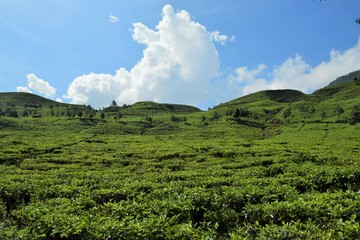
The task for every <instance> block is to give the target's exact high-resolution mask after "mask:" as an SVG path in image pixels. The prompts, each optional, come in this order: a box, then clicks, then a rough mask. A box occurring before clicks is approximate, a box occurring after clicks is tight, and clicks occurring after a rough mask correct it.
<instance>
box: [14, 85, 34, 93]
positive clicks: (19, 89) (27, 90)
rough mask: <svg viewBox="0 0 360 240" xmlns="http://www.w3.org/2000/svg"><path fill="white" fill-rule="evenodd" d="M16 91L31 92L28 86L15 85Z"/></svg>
mask: <svg viewBox="0 0 360 240" xmlns="http://www.w3.org/2000/svg"><path fill="white" fill-rule="evenodd" d="M16 91H17V92H27V93H32V92H31V90H30V89H29V88H28V87H20V86H19V87H17V88H16Z"/></svg>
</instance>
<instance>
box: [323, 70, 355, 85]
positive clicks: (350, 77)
mask: <svg viewBox="0 0 360 240" xmlns="http://www.w3.org/2000/svg"><path fill="white" fill-rule="evenodd" d="M354 79H358V80H360V70H357V71H354V72H351V73H349V74H347V75H344V76H341V77H338V78H337V79H336V80H335V81H333V82H331V83H330V84H329V86H335V85H338V84H341V83H344V82H349V81H352V80H354Z"/></svg>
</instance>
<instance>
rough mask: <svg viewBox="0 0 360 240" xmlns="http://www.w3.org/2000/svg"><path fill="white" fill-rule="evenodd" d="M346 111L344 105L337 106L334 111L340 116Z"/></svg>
mask: <svg viewBox="0 0 360 240" xmlns="http://www.w3.org/2000/svg"><path fill="white" fill-rule="evenodd" d="M344 111H345V110H344V109H343V108H342V107H337V108H335V110H334V113H336V115H338V116H340V115H341V114H343V113H344Z"/></svg>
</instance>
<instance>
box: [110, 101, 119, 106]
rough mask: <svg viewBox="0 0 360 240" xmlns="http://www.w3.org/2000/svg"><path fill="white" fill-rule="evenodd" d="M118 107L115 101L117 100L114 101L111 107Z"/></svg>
mask: <svg viewBox="0 0 360 240" xmlns="http://www.w3.org/2000/svg"><path fill="white" fill-rule="evenodd" d="M117 106H118V105H117V103H116V101H115V100H113V101H112V102H111V105H110V107H117Z"/></svg>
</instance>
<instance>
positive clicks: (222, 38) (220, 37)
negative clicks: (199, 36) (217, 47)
mask: <svg viewBox="0 0 360 240" xmlns="http://www.w3.org/2000/svg"><path fill="white" fill-rule="evenodd" d="M210 38H211V39H212V40H213V41H214V42H218V43H220V44H221V45H224V44H225V43H226V42H227V41H232V42H233V41H235V36H231V37H230V38H229V36H227V35H224V34H220V32H219V31H214V32H211V33H210Z"/></svg>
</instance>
